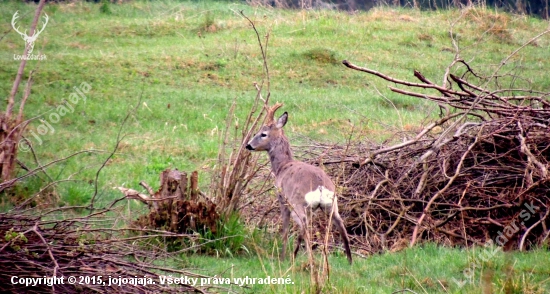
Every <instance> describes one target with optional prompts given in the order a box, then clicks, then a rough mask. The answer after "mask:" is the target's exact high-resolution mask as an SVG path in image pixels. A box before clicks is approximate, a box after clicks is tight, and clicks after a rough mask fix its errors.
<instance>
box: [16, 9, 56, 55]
mask: <svg viewBox="0 0 550 294" xmlns="http://www.w3.org/2000/svg"><path fill="white" fill-rule="evenodd" d="M18 18H19V11H16V12H15V14H14V15H13V17H12V19H11V26H12V27H13V29H14V30H15V31H16V32H17V33H18V34H19V35H21V38H23V40H25V42H26V43H27V46H28V47H29V51H28V54H31V53H32V51H33V49H34V42H35V41H36V39H37V38H38V36H39V35H40V33H42V31H44V29H45V28H46V25H47V24H48V19H49V18H48V15H47V14H45V15H44V24H43V25H42V28H41V29H40V30H37V31H35V32H34V33H33V34H32V35H30V36H29V35H27V31H26V30H25V32H21V31H20V30H19V27H18V26H16V22H17V19H18Z"/></svg>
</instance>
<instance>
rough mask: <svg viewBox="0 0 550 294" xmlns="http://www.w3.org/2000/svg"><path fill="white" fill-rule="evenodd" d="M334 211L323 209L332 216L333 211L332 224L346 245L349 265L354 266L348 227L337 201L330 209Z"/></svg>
mask: <svg viewBox="0 0 550 294" xmlns="http://www.w3.org/2000/svg"><path fill="white" fill-rule="evenodd" d="M328 208H332V209H327V210H325V209H323V211H325V213H327V214H330V212H331V211H332V224H333V225H334V226H335V227H336V229H337V230H338V232H339V233H340V236H342V242H343V243H344V250H345V251H346V256H347V257H348V261H349V264H352V258H351V248H350V246H349V237H348V233H347V231H346V227H345V226H344V221H343V220H342V217H341V216H340V213H338V204H337V202H336V200H335V201H334V204H333V205H332V207H330V206H329V207H328Z"/></svg>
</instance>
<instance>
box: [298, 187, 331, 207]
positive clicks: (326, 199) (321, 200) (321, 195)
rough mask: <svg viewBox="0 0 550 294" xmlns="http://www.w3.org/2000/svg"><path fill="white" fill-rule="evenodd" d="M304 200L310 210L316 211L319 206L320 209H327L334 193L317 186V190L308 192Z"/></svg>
mask: <svg viewBox="0 0 550 294" xmlns="http://www.w3.org/2000/svg"><path fill="white" fill-rule="evenodd" d="M305 198H306V202H307V205H308V206H309V207H311V208H312V209H316V208H317V207H319V205H320V206H321V207H327V206H331V205H332V201H333V200H334V192H332V191H330V190H329V189H327V188H325V187H324V186H319V187H317V189H315V190H313V191H311V192H308V193H307V194H306V195H305ZM334 203H336V201H334Z"/></svg>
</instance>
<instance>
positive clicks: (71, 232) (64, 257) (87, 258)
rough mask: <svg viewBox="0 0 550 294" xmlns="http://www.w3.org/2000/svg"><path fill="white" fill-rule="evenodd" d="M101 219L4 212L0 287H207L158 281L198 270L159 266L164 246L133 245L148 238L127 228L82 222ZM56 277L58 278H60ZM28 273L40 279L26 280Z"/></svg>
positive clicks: (177, 290) (44, 289)
mask: <svg viewBox="0 0 550 294" xmlns="http://www.w3.org/2000/svg"><path fill="white" fill-rule="evenodd" d="M98 221H101V220H100V219H96V218H94V217H82V218H73V219H67V220H51V221H45V220H43V218H42V217H41V216H30V215H26V214H0V236H2V237H1V238H0V257H1V258H0V266H1V267H2V271H1V272H0V292H2V293H52V292H55V293H77V292H78V293H92V292H93V293H181V292H184V291H197V292H203V291H202V290H201V289H197V288H195V287H193V286H190V285H185V284H171V285H169V284H168V283H164V284H163V283H161V282H160V277H161V276H163V275H164V276H169V275H172V276H174V277H177V278H179V277H180V276H190V277H194V276H196V275H194V274H192V273H189V272H186V271H183V270H174V269H168V268H163V267H161V266H159V265H155V264H154V263H153V261H155V260H156V259H157V258H166V256H163V253H162V252H163V251H162V250H145V249H143V247H139V246H136V245H135V243H136V242H138V241H144V240H145V238H149V237H142V236H136V237H127V238H121V237H120V236H121V235H124V234H125V233H124V232H125V230H124V229H120V230H119V229H101V228H95V229H92V228H90V226H89V225H84V226H83V225H82V224H83V223H86V222H91V223H90V225H91V224H92V223H95V224H97V223H98ZM121 233H122V234H121ZM161 233H162V234H163V235H166V234H167V233H166V232H161ZM52 277H57V280H56V282H53V280H51V278H52ZM69 277H74V280H72V281H71V280H69ZM29 278H34V281H35V282H36V283H35V282H32V281H31V284H30V285H26V284H25V283H26V281H30V280H29ZM38 278H48V279H49V280H42V281H39V280H37V279H38ZM61 278H62V279H61ZM25 279H26V280H25ZM153 282H154V283H153ZM33 284H35V285H33Z"/></svg>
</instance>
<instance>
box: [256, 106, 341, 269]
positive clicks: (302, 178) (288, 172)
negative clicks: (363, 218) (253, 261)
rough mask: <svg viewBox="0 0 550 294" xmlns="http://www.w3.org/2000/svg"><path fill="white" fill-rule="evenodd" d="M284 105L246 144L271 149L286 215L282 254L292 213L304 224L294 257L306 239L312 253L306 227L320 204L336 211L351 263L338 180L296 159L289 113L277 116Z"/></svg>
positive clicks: (334, 217) (270, 114)
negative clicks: (309, 212)
mask: <svg viewBox="0 0 550 294" xmlns="http://www.w3.org/2000/svg"><path fill="white" fill-rule="evenodd" d="M281 106H282V104H279V103H277V104H275V105H274V106H273V107H271V108H269V109H268V111H267V121H266V123H265V125H264V126H262V128H261V129H260V131H259V132H258V133H257V134H256V135H255V136H254V137H253V138H252V139H251V140H250V142H248V145H246V149H248V150H251V151H267V153H268V154H269V159H270V160H271V171H272V172H273V174H275V186H276V188H277V198H278V200H279V204H280V206H281V216H282V219H283V249H282V252H281V258H284V256H285V251H286V245H287V242H288V226H289V219H290V216H292V218H293V219H294V221H295V222H296V223H297V224H298V225H299V227H300V233H299V235H298V240H297V244H296V249H294V258H296V253H298V250H299V249H300V244H301V243H302V241H303V240H305V242H306V249H307V250H308V253H311V247H310V244H309V240H308V235H307V231H306V226H307V208H311V209H312V210H315V209H317V208H319V207H320V208H321V209H322V210H323V211H324V212H325V213H326V214H327V215H330V214H331V213H332V223H333V224H334V225H335V226H336V228H337V229H338V231H339V232H340V235H341V236H342V241H343V242H344V248H345V251H346V255H347V257H348V261H349V263H350V264H351V263H352V258H351V249H350V247H349V238H348V235H347V233H346V229H345V227H344V222H343V221H342V218H341V217H340V214H339V213H338V201H337V198H336V195H335V187H334V183H333V182H332V180H331V179H330V178H329V176H328V175H327V174H326V173H325V172H324V171H323V170H322V169H321V168H319V167H316V166H313V165H310V164H307V163H305V162H301V161H296V160H293V159H292V152H291V151H290V145H289V143H288V139H287V138H286V136H285V134H284V132H283V127H284V126H285V124H286V122H287V119H288V113H287V112H285V113H283V115H281V117H279V119H278V120H277V122H275V119H274V114H275V111H276V110H277V109H278V108H280V107H281Z"/></svg>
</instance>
